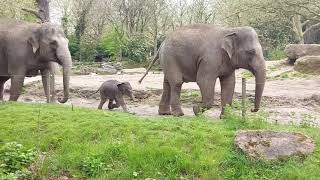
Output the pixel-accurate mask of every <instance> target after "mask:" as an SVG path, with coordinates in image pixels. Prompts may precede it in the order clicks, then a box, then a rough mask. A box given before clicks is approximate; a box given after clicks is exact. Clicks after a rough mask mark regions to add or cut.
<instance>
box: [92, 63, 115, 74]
mask: <svg viewBox="0 0 320 180" xmlns="http://www.w3.org/2000/svg"><path fill="white" fill-rule="evenodd" d="M96 72H97V74H117V72H118V70H117V69H116V68H115V67H113V66H111V65H108V64H102V68H97V70H96Z"/></svg>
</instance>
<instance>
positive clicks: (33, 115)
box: [0, 93, 320, 179]
mask: <svg viewBox="0 0 320 180" xmlns="http://www.w3.org/2000/svg"><path fill="white" fill-rule="evenodd" d="M191 96H193V93H192V94H191ZM249 105H250V106H251V104H249V103H248V106H249ZM240 107H241V106H240V103H239V102H235V103H234V104H233V106H232V107H228V108H227V110H226V115H225V117H224V119H223V120H222V121H218V120H215V121H212V119H209V118H206V117H205V116H200V117H180V118H176V117H171V116H169V117H158V118H140V117H137V116H134V115H130V114H126V113H116V112H111V111H97V110H90V109H84V108H73V110H72V108H71V107H69V106H61V105H46V104H42V105H41V107H40V106H39V105H38V104H20V103H5V104H2V105H1V106H0V114H1V116H0V129H1V131H0V141H1V142H3V141H5V142H9V141H17V140H19V142H21V143H23V144H25V145H26V146H27V145H28V146H31V145H33V144H38V147H39V150H40V151H42V152H48V153H47V155H46V158H45V159H44V161H43V165H42V166H41V167H40V168H39V174H40V175H41V179H49V178H51V177H57V176H59V175H61V174H68V175H69V176H70V177H73V178H74V179H86V178H88V179H199V178H200V179H263V178H264V179H284V178H286V177H288V179H317V177H320V172H319V171H318V169H319V162H320V151H319V147H316V151H315V153H314V154H312V155H310V156H309V157H307V158H306V159H305V160H304V161H303V162H301V160H295V159H292V160H289V161H288V162H281V163H262V162H259V161H253V160H251V159H249V158H247V157H246V156H245V155H244V154H242V153H241V152H239V151H238V150H237V149H235V148H234V143H233V139H234V135H235V133H236V131H238V130H242V129H270V130H283V131H294V132H297V131H298V132H302V133H305V134H306V135H308V136H310V137H312V138H313V139H314V140H315V143H316V144H319V143H320V136H319V132H318V129H316V128H312V127H305V128H302V129H300V128H299V127H294V126H290V125H286V126H280V125H272V124H268V123H266V116H265V114H263V113H259V114H253V113H249V112H248V115H247V118H246V119H245V120H243V119H242V118H241V111H240ZM39 108H41V109H40V116H39ZM248 109H249V108H248ZM248 111H249V110H248ZM39 137H41V138H39ZM84 176H86V177H84Z"/></svg>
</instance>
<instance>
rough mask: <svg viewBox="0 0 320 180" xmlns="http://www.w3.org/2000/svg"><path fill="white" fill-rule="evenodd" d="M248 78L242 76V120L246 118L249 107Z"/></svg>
mask: <svg viewBox="0 0 320 180" xmlns="http://www.w3.org/2000/svg"><path fill="white" fill-rule="evenodd" d="M246 81H247V80H246V78H242V120H245V119H246V111H247V107H246V99H247V94H246V91H247V87H246V85H247V83H246Z"/></svg>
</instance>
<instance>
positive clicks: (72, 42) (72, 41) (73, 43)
mask: <svg viewBox="0 0 320 180" xmlns="http://www.w3.org/2000/svg"><path fill="white" fill-rule="evenodd" d="M68 39H69V51H70V53H71V56H72V57H73V58H74V59H79V51H80V45H79V41H78V40H77V39H76V37H75V36H69V37H68Z"/></svg>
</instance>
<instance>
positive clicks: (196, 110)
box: [192, 105, 208, 116]
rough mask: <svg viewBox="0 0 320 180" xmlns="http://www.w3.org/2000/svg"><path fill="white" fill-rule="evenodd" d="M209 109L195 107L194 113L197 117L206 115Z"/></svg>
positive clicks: (193, 108)
mask: <svg viewBox="0 0 320 180" xmlns="http://www.w3.org/2000/svg"><path fill="white" fill-rule="evenodd" d="M207 109H208V108H204V107H202V106H199V105H193V107H192V110H193V113H194V115H196V116H198V115H200V114H202V113H204V112H205V111H206V110H207Z"/></svg>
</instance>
